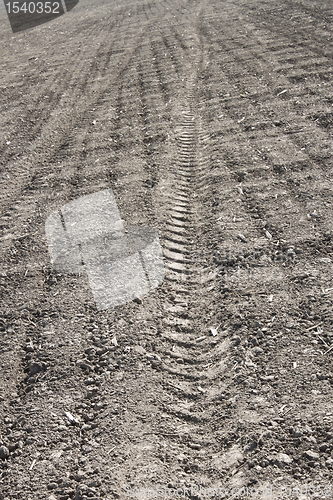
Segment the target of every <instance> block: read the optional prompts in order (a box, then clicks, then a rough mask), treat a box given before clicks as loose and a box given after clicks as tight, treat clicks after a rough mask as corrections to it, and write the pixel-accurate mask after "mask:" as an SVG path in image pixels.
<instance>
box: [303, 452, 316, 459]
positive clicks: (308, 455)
mask: <svg viewBox="0 0 333 500" xmlns="http://www.w3.org/2000/svg"><path fill="white" fill-rule="evenodd" d="M303 457H304V458H306V459H307V460H311V461H314V460H319V453H316V452H315V451H312V450H307V451H305V452H304V453H303Z"/></svg>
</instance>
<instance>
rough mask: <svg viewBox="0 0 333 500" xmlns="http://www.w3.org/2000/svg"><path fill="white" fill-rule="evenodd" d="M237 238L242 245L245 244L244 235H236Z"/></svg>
mask: <svg viewBox="0 0 333 500" xmlns="http://www.w3.org/2000/svg"><path fill="white" fill-rule="evenodd" d="M237 238H238V239H239V240H241V241H242V242H243V243H246V242H247V239H246V238H245V236H244V234H241V233H239V234H237Z"/></svg>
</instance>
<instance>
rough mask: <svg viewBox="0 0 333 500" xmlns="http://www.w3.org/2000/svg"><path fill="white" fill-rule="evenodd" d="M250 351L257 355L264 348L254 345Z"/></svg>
mask: <svg viewBox="0 0 333 500" xmlns="http://www.w3.org/2000/svg"><path fill="white" fill-rule="evenodd" d="M252 352H253V353H254V354H255V355H256V356H258V355H259V354H262V353H263V352H264V350H263V349H261V347H258V346H256V347H254V348H253V349H252Z"/></svg>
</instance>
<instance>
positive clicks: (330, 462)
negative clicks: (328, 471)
mask: <svg viewBox="0 0 333 500" xmlns="http://www.w3.org/2000/svg"><path fill="white" fill-rule="evenodd" d="M326 465H327V467H333V458H328V459H327V460H326Z"/></svg>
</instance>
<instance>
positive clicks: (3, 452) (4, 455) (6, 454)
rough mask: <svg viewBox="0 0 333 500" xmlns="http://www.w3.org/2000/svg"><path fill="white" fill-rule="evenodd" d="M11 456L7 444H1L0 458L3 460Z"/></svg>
mask: <svg viewBox="0 0 333 500" xmlns="http://www.w3.org/2000/svg"><path fill="white" fill-rule="evenodd" d="M8 457H9V449H8V448H7V446H4V445H3V446H0V459H1V460H6V458H8Z"/></svg>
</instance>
